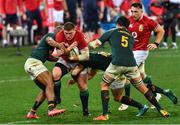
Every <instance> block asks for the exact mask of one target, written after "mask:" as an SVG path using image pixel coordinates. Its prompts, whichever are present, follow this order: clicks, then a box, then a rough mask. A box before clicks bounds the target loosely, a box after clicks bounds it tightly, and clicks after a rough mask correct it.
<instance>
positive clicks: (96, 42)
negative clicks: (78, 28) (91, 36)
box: [88, 39, 102, 49]
mask: <svg viewBox="0 0 180 125" xmlns="http://www.w3.org/2000/svg"><path fill="white" fill-rule="evenodd" d="M88 45H89V47H90V48H93V49H95V48H97V47H98V46H100V45H102V43H101V41H100V40H99V39H96V40H94V41H91V42H89V44H88Z"/></svg>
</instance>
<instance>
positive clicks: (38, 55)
mask: <svg viewBox="0 0 180 125" xmlns="http://www.w3.org/2000/svg"><path fill="white" fill-rule="evenodd" d="M48 36H49V37H52V38H53V39H54V37H55V34H54V33H47V34H46V35H45V36H44V37H43V38H42V39H41V41H40V43H39V44H38V46H37V48H36V49H35V50H34V51H33V52H32V54H31V56H30V57H32V58H35V59H38V60H41V61H42V62H43V63H44V62H45V61H46V60H47V59H48V57H49V52H50V51H53V49H54V47H52V46H50V45H48V44H47V43H46V38H47V37H48Z"/></svg>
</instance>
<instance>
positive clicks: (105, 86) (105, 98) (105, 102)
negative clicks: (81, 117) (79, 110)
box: [93, 74, 114, 121]
mask: <svg viewBox="0 0 180 125" xmlns="http://www.w3.org/2000/svg"><path fill="white" fill-rule="evenodd" d="M113 81H114V78H112V77H110V76H108V75H106V74H104V76H103V81H102V82H101V101H102V108H103V113H102V115H100V116H98V117H95V118H93V120H97V121H105V120H108V119H109V115H108V112H109V85H110V84H111V83H112V82H113Z"/></svg>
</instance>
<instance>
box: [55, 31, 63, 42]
mask: <svg viewBox="0 0 180 125" xmlns="http://www.w3.org/2000/svg"><path fill="white" fill-rule="evenodd" d="M63 38H64V33H63V31H62V30H61V31H59V32H58V33H57V34H56V36H55V39H56V41H58V40H61V39H63Z"/></svg>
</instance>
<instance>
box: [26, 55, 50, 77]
mask: <svg viewBox="0 0 180 125" xmlns="http://www.w3.org/2000/svg"><path fill="white" fill-rule="evenodd" d="M24 69H25V71H26V72H27V73H28V74H29V75H30V77H31V79H32V80H34V79H36V77H37V76H38V75H39V74H41V73H42V72H44V71H48V69H47V68H46V67H45V66H44V65H43V63H42V62H41V61H40V60H38V59H35V58H28V59H27V60H26V62H25V64H24Z"/></svg>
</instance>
